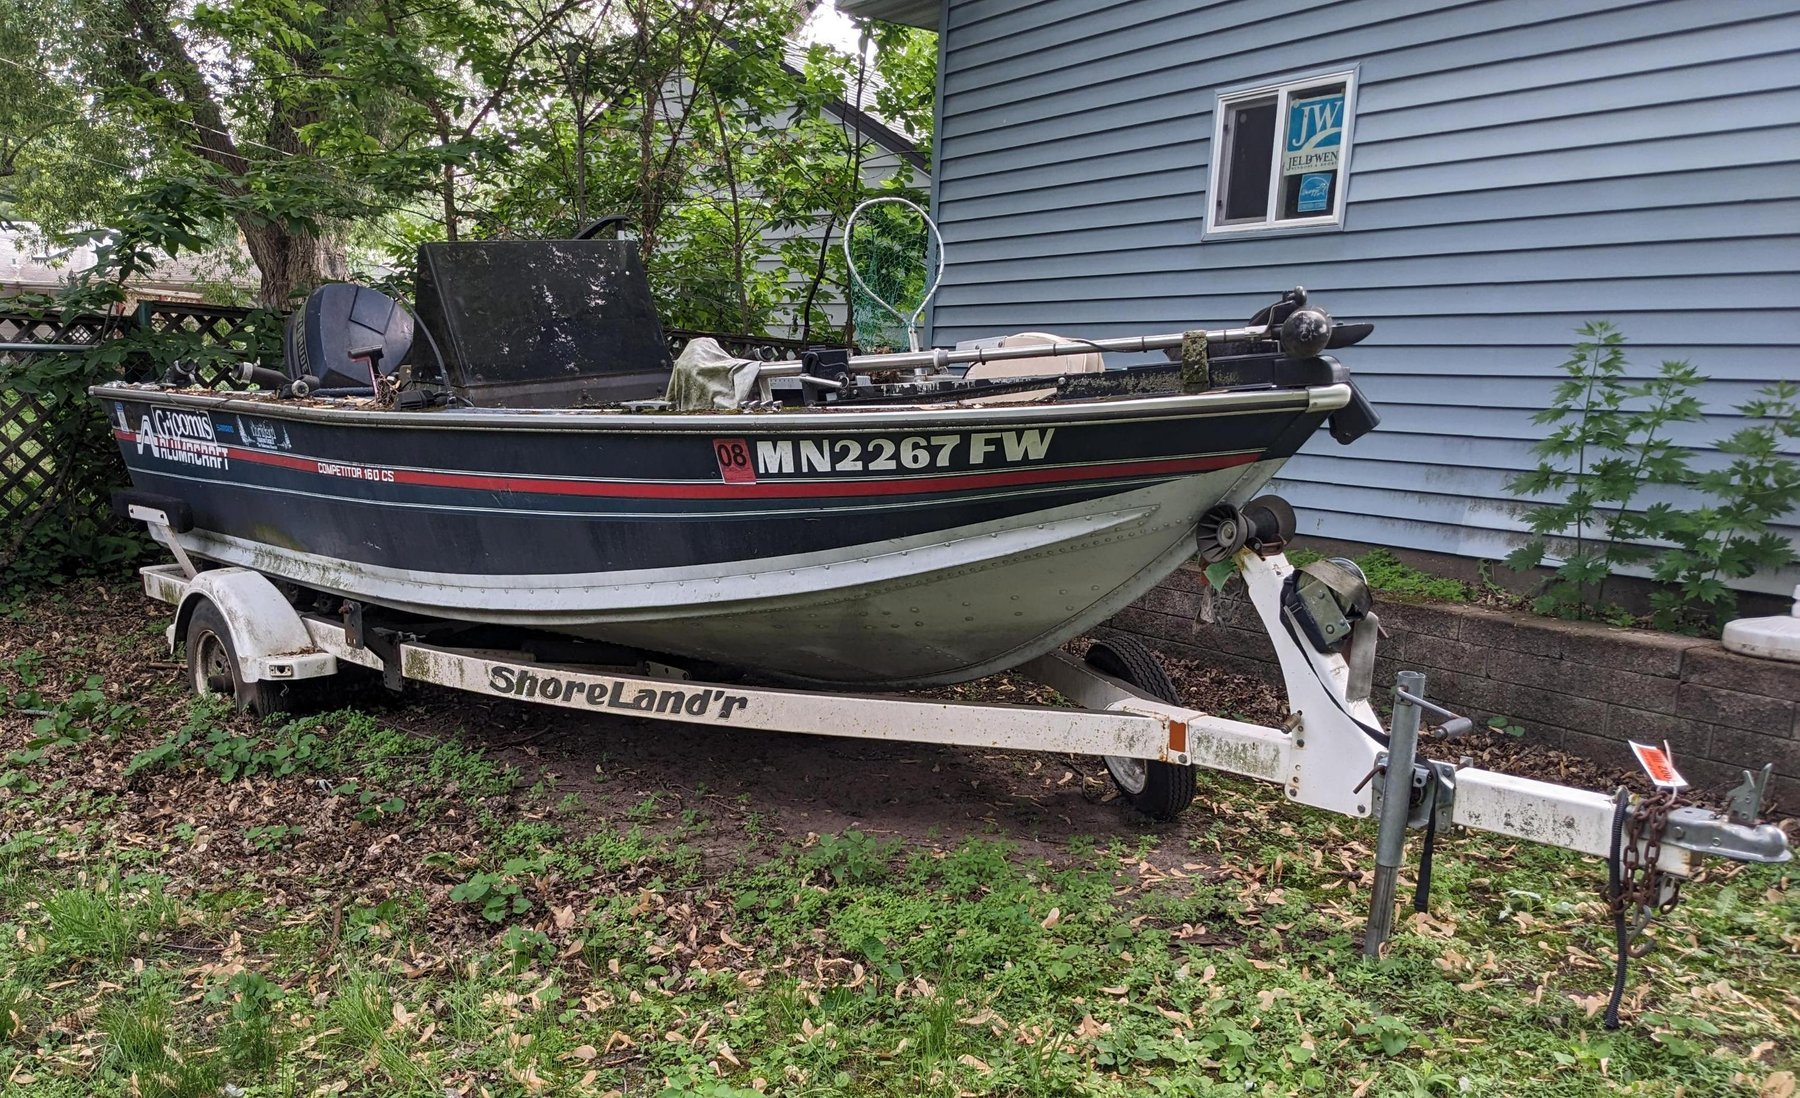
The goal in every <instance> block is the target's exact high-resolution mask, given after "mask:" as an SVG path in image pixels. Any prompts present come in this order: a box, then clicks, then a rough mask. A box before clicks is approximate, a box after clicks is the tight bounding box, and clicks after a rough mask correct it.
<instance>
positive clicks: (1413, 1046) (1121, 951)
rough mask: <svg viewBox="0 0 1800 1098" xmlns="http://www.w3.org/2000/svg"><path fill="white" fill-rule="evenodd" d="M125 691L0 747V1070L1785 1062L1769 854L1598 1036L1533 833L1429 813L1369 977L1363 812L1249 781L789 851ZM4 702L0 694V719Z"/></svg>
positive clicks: (891, 1069)
mask: <svg viewBox="0 0 1800 1098" xmlns="http://www.w3.org/2000/svg"><path fill="white" fill-rule="evenodd" d="M54 662H55V660H54V659H53V658H51V657H46V660H45V661H44V665H45V668H46V674H45V675H44V676H43V681H42V682H41V684H40V686H39V688H38V690H39V693H41V694H42V695H43V696H44V697H46V698H50V699H51V701H50V702H48V703H47V704H51V705H57V704H59V703H57V702H56V701H55V698H56V696H57V684H58V682H59V681H64V680H66V676H64V677H62V678H60V679H59V677H58V676H57V675H56V674H54V673H51V670H52V669H51V668H50V667H49V665H51V664H53V663H54ZM112 700H113V699H109V704H107V705H94V704H88V705H87V707H86V709H85V710H84V711H85V712H87V713H89V714H90V715H89V717H86V718H83V719H84V720H88V721H89V722H90V723H92V722H96V721H98V722H102V723H105V722H109V721H113V720H115V719H116V716H109V714H114V712H115V710H114V707H113V706H112V705H111V704H110V702H111V701H112ZM141 701H142V710H143V713H142V714H140V715H144V714H149V715H148V716H145V719H143V720H142V721H137V720H130V721H123V722H121V723H119V724H118V726H117V727H99V726H95V727H93V728H92V729H91V730H90V732H91V734H89V735H87V736H86V737H85V738H72V739H71V740H70V742H69V743H68V744H67V745H65V746H62V747H57V748H53V749H50V750H48V751H46V752H45V753H43V754H41V755H39V756H37V757H35V758H32V759H30V760H29V761H20V759H19V758H18V757H14V758H13V759H12V760H11V761H9V762H7V763H6V764H4V767H0V837H3V838H4V842H0V1094H8V1095H10V1094H19V1095H26V1094H29V1095H33V1096H39V1095H42V1096H46V1098H64V1096H68V1098H73V1096H76V1095H82V1096H86V1095H121V1096H125V1095H138V1096H171V1098H173V1096H181V1095H194V1096H198V1095H215V1094H219V1093H230V1094H234V1095H242V1096H244V1098H276V1096H280V1098H288V1096H305V1095H329V1094H346V1095H383V1096H387V1095H417V1096H420V1098H438V1096H442V1095H445V1094H462V1095H469V1096H473V1095H478V1094H483V1093H486V1094H489V1095H494V1096H499V1095H523V1096H533V1095H540V1094H541V1095H550V1094H555V1095H562V1094H570V1095H581V1094H591V1095H596V1096H598V1095H605V1094H614V1095H621V1096H622V1095H638V1094H644V1095H665V1096H671V1098H673V1096H711V1098H733V1096H739V1098H741V1096H745V1095H752V1094H757V1093H767V1094H784V1095H801V1096H807V1095H820V1096H823V1095H833V1096H839V1095H843V1096H850V1098H877V1096H884V1098H885V1096H893V1098H900V1096H905V1098H936V1096H943V1098H955V1096H960V1095H969V1094H978V1095H987V1094H998V1095H1020V1096H1045V1098H1049V1096H1065V1095H1089V1096H1112V1095H1118V1096H1123V1095H1140V1094H1170V1095H1221V1096H1222V1095H1228V1094H1229V1095H1243V1094H1245V1093H1255V1094H1315V1093H1316V1094H1343V1095H1366V1096H1385V1095H1438V1094H1442V1095H1453V1094H1483V1095H1514V1094H1516V1095H1547V1096H1560V1095H1567V1096H1576V1095H1599V1094H1614V1093H1623V1094H1637V1095H1668V1096H1671V1098H1673V1096H1676V1095H1699V1094H1705V1095H1745V1096H1751V1095H1758V1094H1762V1093H1785V1091H1783V1090H1782V1088H1783V1087H1784V1086H1789V1085H1791V1078H1792V1076H1791V1073H1792V1072H1793V1071H1794V1070H1795V1062H1794V1057H1795V1051H1796V1050H1795V1048H1794V1045H1793V1041H1792V1034H1793V1031H1794V1026H1795V1020H1796V1018H1800V991H1797V989H1800V961H1797V960H1796V950H1797V948H1800V937H1797V936H1796V933H1795V927H1796V926H1800V893H1797V892H1796V890H1794V889H1793V888H1792V887H1791V877H1790V875H1789V874H1787V873H1784V872H1781V871H1777V870H1768V869H1762V870H1757V869H1741V868H1737V867H1729V868H1718V869H1714V870H1711V871H1709V873H1708V877H1707V879H1706V880H1703V881H1701V882H1698V883H1696V884H1694V885H1691V886H1690V887H1689V889H1688V894H1687V900H1686V901H1685V902H1684V903H1683V904H1682V906H1680V907H1679V908H1677V909H1676V911H1675V912H1674V913H1673V914H1672V915H1671V916H1670V917H1669V918H1668V920H1667V922H1666V923H1665V924H1664V927H1663V929H1662V930H1661V931H1660V932H1659V938H1660V940H1661V945H1660V947H1659V948H1658V950H1657V951H1656V952H1654V953H1653V954H1652V955H1651V956H1650V957H1649V958H1648V959H1646V960H1645V961H1642V962H1637V963H1636V964H1635V965H1634V974H1633V979H1632V985H1631V987H1632V995H1631V996H1630V997H1629V998H1628V1001H1627V1015H1628V1018H1629V1025H1628V1026H1627V1027H1626V1028H1625V1029H1623V1030H1620V1031H1618V1032H1616V1033H1609V1032H1607V1031H1606V1030H1605V1029H1604V1028H1603V1027H1602V1026H1601V1024H1600V1019H1599V1017H1598V1011H1599V1007H1600V1004H1601V1001H1602V998H1603V996H1604V994H1605V991H1606V988H1607V985H1608V981H1609V977H1610V963H1611V957H1610V953H1609V948H1610V946H1609V942H1608V935H1607V933H1606V931H1605V929H1604V913H1603V911H1602V908H1601V905H1600V903H1599V901H1598V900H1597V898H1596V896H1595V888H1596V886H1597V885H1598V883H1599V881H1600V879H1601V870H1600V867H1599V865H1598V864H1597V863H1595V862H1593V861H1590V860H1584V859H1581V858H1577V857H1574V856H1571V855H1567V854H1564V853H1562V852H1558V851H1553V850H1547V849H1540V848H1535V847H1529V846H1524V845H1508V844H1505V843H1501V842H1498V841H1496V840H1493V839H1491V838H1483V837H1475V838H1461V837H1451V838H1448V839H1446V840H1444V842H1443V844H1442V846H1441V848H1440V850H1439V852H1438V860H1437V865H1436V884H1435V890H1436V895H1435V897H1434V904H1433V909H1432V911H1431V912H1430V913H1429V914H1427V915H1410V914H1408V915H1407V917H1406V918H1404V919H1403V920H1402V923H1401V926H1400V928H1399V930H1398V933H1397V935H1396V937H1395V939H1394V942H1393V946H1392V949H1391V951H1390V952H1389V954H1388V955H1387V956H1386V957H1385V958H1383V959H1381V960H1379V961H1376V962H1367V961H1364V960H1362V959H1361V958H1360V957H1359V955H1358V954H1357V951H1356V934H1357V932H1358V931H1359V929H1360V925H1361V920H1362V919H1363V917H1364V916H1365V914H1366V905H1367V883H1368V875H1367V870H1368V868H1369V867H1370V865H1371V864H1372V852H1371V846H1372V843H1373V830H1372V826H1371V825H1369V824H1367V823H1364V822H1360V821H1348V820H1341V819H1338V818H1335V817H1329V816H1324V815H1321V814H1316V813H1310V812H1306V811H1302V810H1298V809H1295V808H1293V807H1292V806H1289V805H1287V804H1285V803H1283V802H1282V801H1281V799H1280V798H1279V797H1277V796H1271V791H1270V790H1269V789H1267V788H1264V787H1261V786H1257V785H1253V784H1250V783H1243V782H1237V781H1232V780H1212V781H1209V782H1208V783H1206V784H1205V786H1204V787H1203V791H1202V795H1201V801H1200V802H1199V803H1198V804H1196V806H1195V808H1194V809H1193V813H1194V816H1193V819H1192V822H1191V824H1190V825H1189V826H1187V827H1185V828H1184V829H1181V830H1177V831H1156V832H1149V831H1143V830H1141V829H1140V828H1139V826H1138V825H1137V824H1135V823H1134V822H1133V820H1132V819H1131V818H1128V817H1126V816H1124V815H1121V816H1120V818H1119V827H1118V829H1117V830H1116V831H1113V832H1111V833H1108V834H1100V835H1092V836H1085V837H1081V836H1072V837H1065V840H1066V841H1064V842H1063V843H1062V845H1061V847H1060V849H1059V850H1058V851H1057V852H1056V856H1055V857H1054V859H1053V860H1046V859H1045V858H1043V857H1030V856H1025V855H1024V854H1022V853H1021V852H1020V850H1019V849H1018V848H1017V847H1016V846H1015V845H1014V843H1013V841H1012V839H1011V838H1010V837H1009V836H1007V835H1004V834H1001V833H997V832H996V833H993V834H989V835H986V836H976V837H973V838H969V839H966V840H961V841H956V842H949V843H940V842H911V843H907V844H902V843H900V842H897V841H895V840H894V839H892V838H889V837H884V836H881V835H879V834H876V833H874V831H873V830H871V831H868V832H865V831H861V830H845V831H841V832H836V833H824V834H811V835H806V836H804V837H801V836H797V835H796V836H791V837H789V838H787V839H785V840H784V839H782V838H781V837H780V836H778V835H776V834H775V833H774V832H773V831H772V830H771V829H770V827H769V825H768V821H767V819H766V818H765V817H762V816H759V815H757V814H755V813H754V812H749V811H745V810H744V809H743V806H734V805H732V804H731V802H729V801H727V800H726V799H724V798H706V797H702V796H698V795H693V796H689V797H687V798H686V799H685V800H683V799H682V798H680V797H675V796H665V795H661V794H649V795H645V796H643V797H641V798H640V799H638V800H636V801H635V802H632V801H627V802H625V804H626V805H627V807H625V808H624V809H623V810H621V811H619V812H618V813H616V815H615V816H614V817H613V818H612V819H605V818H595V817H593V816H591V815H589V814H588V813H585V812H581V811H576V810H574V806H571V805H570V804H569V802H568V801H567V798H566V796H565V795H564V794H562V793H560V792H559V791H558V790H557V788H556V785H555V783H554V782H551V781H538V780H536V776H535V775H526V774H522V773H520V772H518V771H516V770H513V769H511V768H509V767H506V766H504V765H501V764H500V763H498V762H496V760H495V759H493V758H492V757H490V756H489V755H487V754H486V753H484V752H483V751H482V750H480V749H479V748H478V747H474V746H471V745H469V744H467V743H464V742H462V741H460V740H455V739H450V740H438V739H434V738H429V737H421V736H418V735H415V734H413V733H410V732H407V731H405V730H403V729H401V728H399V727H397V726H395V725H394V724H392V723H390V722H388V721H386V720H384V719H383V718H381V717H380V716H377V715H371V714H368V713H362V712H354V711H351V712H340V713H335V714H324V715H320V716H317V717H312V718H308V719H307V720H305V721H302V722H288V723H284V724H276V725H273V726H260V727H259V726H256V725H254V724H253V723H251V722H249V721H247V720H245V719H243V718H240V717H236V716H232V715H229V714H224V713H221V712H219V711H218V710H216V709H208V708H205V707H201V706H195V705H190V704H189V703H188V702H186V701H185V700H180V699H178V698H177V697H175V696H174V695H172V694H171V695H166V696H163V695H157V694H155V693H154V692H151V693H150V694H149V695H148V696H145V697H143V698H142V699H141ZM28 727H29V725H28V722H22V721H20V720H18V719H16V718H12V717H8V716H6V715H5V714H4V713H0V729H3V730H4V735H5V736H6V737H7V741H8V742H7V743H6V745H5V746H7V747H15V746H17V745H18V743H19V742H22V740H23V739H24V737H25V736H26V735H27V734H28ZM184 730H185V735H184ZM308 737H310V740H308V739H307V738H308ZM302 743H306V744H307V746H306V747H305V749H304V750H303V751H298V745H301V744H302ZM170 744H174V745H175V746H174V747H173V748H172V749H171V750H168V751H165V752H161V753H160V754H159V755H158V756H157V758H156V762H155V765H140V766H139V767H138V768H137V769H136V770H135V771H134V772H133V773H131V774H130V775H129V776H127V775H125V773H124V771H125V769H126V768H127V767H128V766H130V764H131V762H132V760H133V759H136V758H138V757H140V756H141V754H142V753H143V752H145V751H149V750H158V749H160V748H163V747H165V746H167V745H170ZM297 751H298V753H299V754H300V755H303V756H304V759H303V761H302V762H301V763H299V764H296V765H295V766H293V767H292V768H288V769H285V770H284V765H285V764H286V763H287V762H289V761H292V760H293V759H294V757H295V754H296V752H297ZM284 752H285V753H284ZM346 790H350V791H346ZM698 792H699V791H695V793H696V794H697V793H698ZM364 794H368V795H369V798H370V799H368V800H366V801H365V799H364V796H363V795H364ZM393 800H399V801H402V802H403V805H404V807H403V808H401V809H397V810H395V811H393V812H385V811H382V810H381V806H382V805H384V804H388V803H390V802H391V801H393ZM870 826H871V828H874V827H877V826H879V818H878V813H876V812H872V813H871V820H870ZM277 829H279V830H277ZM703 845H704V847H705V849H704V850H703V849H702V846H703ZM371 851H373V852H374V853H371ZM708 852H710V853H708ZM384 859H385V860H384ZM475 883H479V885H480V887H479V888H475V887H472V886H473V885H474V884H475ZM496 899H497V900H498V902H497V903H496V902H495V901H496ZM1784 1073H1786V1074H1784ZM222 1088H230V1089H222Z"/></svg>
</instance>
